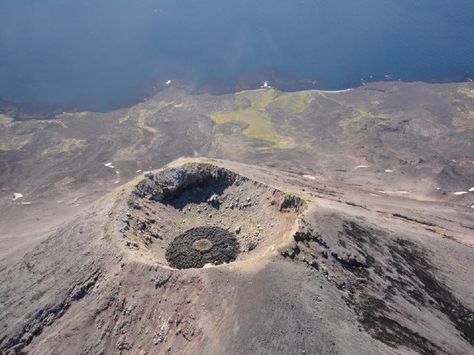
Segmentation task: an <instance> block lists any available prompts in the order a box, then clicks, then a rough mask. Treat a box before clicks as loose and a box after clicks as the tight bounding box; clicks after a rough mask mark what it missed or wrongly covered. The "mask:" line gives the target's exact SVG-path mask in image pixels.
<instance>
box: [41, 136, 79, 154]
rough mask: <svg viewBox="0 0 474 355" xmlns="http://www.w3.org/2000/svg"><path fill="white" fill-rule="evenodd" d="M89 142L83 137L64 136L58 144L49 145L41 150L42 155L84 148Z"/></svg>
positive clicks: (70, 151)
mask: <svg viewBox="0 0 474 355" xmlns="http://www.w3.org/2000/svg"><path fill="white" fill-rule="evenodd" d="M86 146H87V142H86V141H85V140H83V139H76V138H62V139H61V140H60V141H59V142H58V143H57V144H55V145H54V146H52V147H48V148H46V149H44V150H43V151H42V152H41V155H42V156H48V155H56V154H68V153H72V152H75V151H77V150H80V149H84V148H85V147H86Z"/></svg>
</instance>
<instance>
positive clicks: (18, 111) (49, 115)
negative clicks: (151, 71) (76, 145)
mask: <svg viewBox="0 0 474 355" xmlns="http://www.w3.org/2000/svg"><path fill="white" fill-rule="evenodd" d="M473 83H474V82H473V81H472V80H465V81H453V82H426V81H400V80H397V81H395V80H392V81H373V82H368V83H365V84H361V85H358V86H354V87H350V88H346V89H340V90H324V89H302V90H283V89H280V88H278V87H273V86H269V87H267V88H264V87H259V88H255V89H245V90H238V91H233V92H223V93H209V92H204V91H199V90H192V89H189V88H186V87H185V86H182V85H176V86H167V87H165V88H161V89H160V90H157V91H156V92H154V93H152V94H151V95H148V96H145V97H142V98H141V99H140V100H136V101H135V102H133V103H128V104H126V105H123V106H118V107H115V108H113V109H111V110H105V111H101V110H94V109H90V110H89V109H86V108H84V109H81V108H80V107H79V108H68V107H67V106H59V105H58V106H55V107H52V106H51V107H45V108H41V109H33V110H29V109H28V108H27V106H29V105H27V104H23V105H22V104H16V103H14V102H9V101H2V100H1V98H0V114H2V115H7V116H9V117H11V118H13V120H14V121H26V120H31V119H39V120H41V119H54V118H56V116H57V115H61V114H74V113H109V112H114V111H118V110H123V109H128V108H131V107H133V106H135V105H138V104H140V103H144V102H146V101H148V100H151V99H153V98H154V97H156V96H158V95H160V94H161V93H163V92H166V91H170V90H176V91H181V92H185V93H186V94H188V95H195V96H199V95H210V96H224V95H238V94H242V93H252V92H260V91H265V90H277V91H280V92H282V93H298V92H309V93H315V94H340V93H349V92H353V91H355V90H357V89H361V88H364V87H367V86H372V85H394V84H403V85H410V84H411V85H413V84H420V85H463V84H464V85H469V84H473Z"/></svg>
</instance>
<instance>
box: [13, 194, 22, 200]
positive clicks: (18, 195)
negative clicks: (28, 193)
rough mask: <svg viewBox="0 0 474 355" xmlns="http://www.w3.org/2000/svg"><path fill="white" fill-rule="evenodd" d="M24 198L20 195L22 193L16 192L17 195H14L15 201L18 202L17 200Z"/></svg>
mask: <svg viewBox="0 0 474 355" xmlns="http://www.w3.org/2000/svg"><path fill="white" fill-rule="evenodd" d="M22 197H23V195H22V194H20V193H18V192H15V193H14V194H13V201H16V200H18V199H19V198H22Z"/></svg>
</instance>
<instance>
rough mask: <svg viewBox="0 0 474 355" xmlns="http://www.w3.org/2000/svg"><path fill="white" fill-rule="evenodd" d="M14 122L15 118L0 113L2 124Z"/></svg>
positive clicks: (0, 124)
mask: <svg viewBox="0 0 474 355" xmlns="http://www.w3.org/2000/svg"><path fill="white" fill-rule="evenodd" d="M12 122H13V118H11V117H10V116H7V115H3V114H0V126H2V125H7V124H9V123H12Z"/></svg>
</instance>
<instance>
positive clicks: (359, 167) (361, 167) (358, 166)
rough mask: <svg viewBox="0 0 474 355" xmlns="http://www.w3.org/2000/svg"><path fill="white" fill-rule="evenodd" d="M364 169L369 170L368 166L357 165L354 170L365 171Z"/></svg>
mask: <svg viewBox="0 0 474 355" xmlns="http://www.w3.org/2000/svg"><path fill="white" fill-rule="evenodd" d="M365 168H370V166H369V165H357V166H356V167H355V168H354V170H358V169H365Z"/></svg>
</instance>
